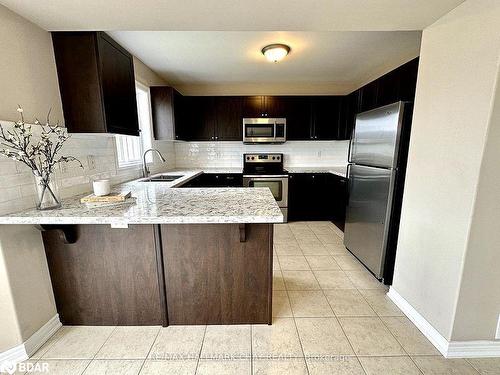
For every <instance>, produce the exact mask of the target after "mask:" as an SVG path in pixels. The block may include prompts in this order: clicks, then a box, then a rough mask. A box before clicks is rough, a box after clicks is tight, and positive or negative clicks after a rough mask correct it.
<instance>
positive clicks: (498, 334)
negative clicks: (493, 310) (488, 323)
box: [495, 314, 500, 340]
mask: <svg viewBox="0 0 500 375" xmlns="http://www.w3.org/2000/svg"><path fill="white" fill-rule="evenodd" d="M495 339H497V340H500V314H499V315H498V323H497V333H496V335H495Z"/></svg>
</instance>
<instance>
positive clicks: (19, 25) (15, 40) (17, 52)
mask: <svg viewBox="0 0 500 375" xmlns="http://www.w3.org/2000/svg"><path fill="white" fill-rule="evenodd" d="M0 36H1V37H0V51H1V53H0V82H1V89H0V119H2V120H17V112H16V108H17V105H18V104H20V105H22V106H23V107H24V109H25V111H26V116H27V117H28V118H29V119H31V118H34V117H39V118H45V116H46V115H47V111H48V110H49V108H52V112H51V113H52V116H51V118H52V119H54V120H60V121H63V115H62V105H61V99H60V96H59V87H58V83H57V73H56V66H55V61H54V53H53V50H52V41H51V38H50V34H49V33H48V32H47V31H45V30H42V29H41V28H39V27H38V26H36V25H35V24H33V23H31V22H29V21H27V20H26V19H24V18H22V17H20V16H18V15H17V14H15V13H13V12H11V11H10V10H9V9H7V8H5V7H4V6H2V5H0Z"/></svg>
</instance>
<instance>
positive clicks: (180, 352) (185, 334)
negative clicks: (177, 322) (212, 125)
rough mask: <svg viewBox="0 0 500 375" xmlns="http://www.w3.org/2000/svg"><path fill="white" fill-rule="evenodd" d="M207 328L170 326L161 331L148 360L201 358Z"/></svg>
mask: <svg viewBox="0 0 500 375" xmlns="http://www.w3.org/2000/svg"><path fill="white" fill-rule="evenodd" d="M205 328H206V327H205V326H169V327H163V328H161V329H160V333H159V334H158V337H157V338H156V341H155V343H154V344H153V347H152V348H151V352H150V353H149V356H148V358H149V359H153V360H170V359H184V360H189V359H196V358H198V357H199V354H200V350H201V344H202V342H203V336H204V335H205Z"/></svg>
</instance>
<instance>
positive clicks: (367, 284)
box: [345, 270, 386, 290]
mask: <svg viewBox="0 0 500 375" xmlns="http://www.w3.org/2000/svg"><path fill="white" fill-rule="evenodd" d="M345 273H346V274H347V277H349V279H351V281H352V282H353V284H354V285H356V287H357V288H359V289H384V290H385V289H386V286H385V285H384V284H382V283H381V282H380V281H378V280H377V279H376V278H375V276H373V275H372V274H371V273H370V272H368V271H366V270H363V271H345Z"/></svg>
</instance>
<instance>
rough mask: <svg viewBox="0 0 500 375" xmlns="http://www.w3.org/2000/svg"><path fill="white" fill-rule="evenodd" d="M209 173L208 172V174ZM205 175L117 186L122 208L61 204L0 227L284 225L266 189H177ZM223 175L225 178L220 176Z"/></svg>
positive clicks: (72, 201)
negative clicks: (127, 195) (122, 197)
mask: <svg viewBox="0 0 500 375" xmlns="http://www.w3.org/2000/svg"><path fill="white" fill-rule="evenodd" d="M206 171H207V172H210V170H209V169H207V170H206ZM202 172H203V171H202V170H189V171H186V170H184V171H181V170H175V171H170V172H166V173H162V174H165V175H169V174H170V175H181V174H182V175H183V177H182V178H180V179H178V180H175V181H173V182H143V181H141V180H135V181H131V182H126V183H123V184H120V185H117V186H115V187H114V188H113V192H127V191H131V193H132V197H131V198H129V199H127V200H126V201H125V202H123V203H119V204H92V205H87V204H84V203H80V198H81V197H83V196H85V195H87V194H84V195H79V196H76V197H72V198H68V199H63V201H62V207H61V208H60V209H57V210H50V211H39V210H36V209H35V208H33V209H30V210H26V211H22V212H19V213H14V214H9V215H5V216H2V217H0V224H111V225H116V226H121V225H128V224H181V223H186V224H202V223H281V222H283V215H282V213H281V210H280V209H279V207H278V204H277V203H276V201H275V199H274V197H273V195H272V194H271V192H270V190H269V189H267V188H182V189H173V188H174V187H176V186H179V185H181V184H182V183H184V182H186V181H189V180H190V179H192V178H194V177H196V176H197V175H199V174H201V173H202ZM219 173H222V172H219Z"/></svg>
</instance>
